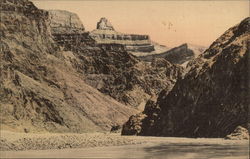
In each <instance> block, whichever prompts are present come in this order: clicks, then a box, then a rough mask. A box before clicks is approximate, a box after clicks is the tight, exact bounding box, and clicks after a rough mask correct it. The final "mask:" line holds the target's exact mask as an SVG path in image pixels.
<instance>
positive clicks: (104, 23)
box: [96, 17, 115, 30]
mask: <svg viewBox="0 0 250 159" xmlns="http://www.w3.org/2000/svg"><path fill="white" fill-rule="evenodd" d="M96 29H99V30H115V29H114V28H113V26H112V24H111V23H110V22H109V21H108V19H107V18H104V17H103V18H101V19H100V21H99V22H98V23H97V27H96Z"/></svg>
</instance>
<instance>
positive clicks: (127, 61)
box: [0, 0, 250, 158]
mask: <svg viewBox="0 0 250 159" xmlns="http://www.w3.org/2000/svg"><path fill="white" fill-rule="evenodd" d="M0 9H1V21H0V36H1V39H0V121H1V122H0V127H1V131H0V136H1V139H0V143H1V144H0V149H1V152H3V151H5V152H4V154H6V155H7V156H8V155H11V154H14V155H16V156H18V155H24V156H25V155H27V154H28V155H29V153H30V154H32V153H31V152H30V151H29V150H41V149H42V150H44V152H48V154H52V155H56V153H57V154H58V152H59V151H58V150H56V151H55V152H54V151H52V150H48V151H46V149H66V148H67V149H69V148H90V149H84V150H83V151H82V150H81V149H79V150H78V151H76V152H77V154H73V153H72V152H73V151H71V150H67V151H65V152H64V150H63V153H62V154H64V155H67V154H66V152H70V153H71V154H73V155H74V156H77V155H78V154H81V155H84V153H85V152H87V151H88V150H91V148H92V147H99V146H104V147H103V149H102V148H100V152H102V153H103V152H105V151H109V152H111V153H112V150H114V149H115V150H119V151H118V152H121V149H125V150H126V151H124V154H127V156H129V157H131V155H133V154H130V153H137V148H136V147H137V146H138V145H135V144H141V146H138V150H139V151H140V153H141V154H142V156H143V155H145V154H146V155H148V154H147V153H148V152H149V153H151V154H153V156H154V155H155V156H159V157H165V156H166V155H169V153H170V155H169V157H183V155H187V156H185V157H187V158H190V156H188V155H190V152H191V155H194V156H196V158H202V157H203V158H205V157H214V155H215V154H216V155H215V157H218V156H220V157H221V153H223V154H225V156H226V155H228V154H230V155H236V156H238V157H242V158H244V157H245V156H246V153H247V148H249V145H247V141H246V140H249V127H250V123H249V119H250V114H249V99H250V97H249V87H250V86H249V51H250V50H249V46H250V43H249V41H250V40H249V38H250V18H249V17H248V18H246V19H244V20H242V21H241V22H240V23H239V24H237V25H235V26H233V27H231V28H229V29H228V30H227V31H226V32H225V33H224V34H223V35H221V36H220V37H219V38H218V39H216V40H215V41H214V42H213V43H212V44H211V45H210V46H209V48H206V47H203V46H198V45H192V44H189V43H184V44H182V45H180V46H177V47H174V48H168V47H166V46H164V45H160V44H158V43H156V42H154V41H152V40H151V39H150V37H149V35H137V34H125V33H120V32H118V31H116V30H115V29H114V26H113V25H112V24H111V22H110V21H109V20H108V19H107V18H101V19H100V21H98V22H97V26H96V29H95V30H93V31H87V30H86V29H85V26H84V23H87V22H82V21H81V20H80V18H79V16H78V15H77V14H75V13H72V12H70V11H64V10H42V9H39V8H37V7H36V6H35V5H34V4H33V3H32V2H30V1H29V0H19V1H15V0H0ZM86 16H87V15H86ZM131 135H133V136H131ZM138 136H140V137H138ZM148 136H155V137H148ZM188 138H198V139H188ZM201 138H219V139H201ZM235 140H245V141H243V142H241V141H235ZM143 144H145V145H143ZM112 145H113V146H122V147H121V148H117V147H116V148H112V147H111V148H110V149H109V148H106V147H105V146H112ZM125 145H133V146H131V147H130V146H125ZM246 145H247V146H246ZM193 148H195V149H194V150H193ZM228 149H229V150H230V151H228ZM17 150H18V151H20V150H24V151H23V152H15V153H13V152H12V151H17ZM95 150H96V149H92V151H89V152H88V153H92V152H94V153H95V152H96V151H95ZM26 151H27V152H26ZM182 151H183V152H182ZM187 151H188V153H187ZM200 151H201V152H200ZM238 151H239V152H238ZM83 152H84V153H83ZM145 152H147V153H145ZM158 152H160V153H159V154H158ZM166 152H167V153H168V154H166ZM171 152H174V154H171ZM176 152H180V154H178V155H176ZM203 152H204V153H203ZM207 152H209V153H207ZM214 152H215V153H214ZM229 152H230V153H229ZM144 153H145V154H144ZM40 154H43V153H42V152H37V151H33V155H34V156H36V155H39V156H40ZM48 154H47V155H48ZM62 154H60V155H62ZM92 154H93V153H92ZM204 154H208V155H207V156H206V155H204ZM122 155H123V154H122ZM113 156H119V157H121V154H119V155H117V154H113ZM135 156H139V157H140V154H136V155H135ZM197 156H198V157H197ZM0 157H2V156H0ZM19 157H20V156H19ZM64 157H65V156H64ZM77 157H79V156H77ZM122 157H123V156H122ZM143 157H145V156H143ZM150 157H152V156H150ZM191 157H192V156H191Z"/></svg>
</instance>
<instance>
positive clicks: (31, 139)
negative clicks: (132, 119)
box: [0, 131, 145, 151]
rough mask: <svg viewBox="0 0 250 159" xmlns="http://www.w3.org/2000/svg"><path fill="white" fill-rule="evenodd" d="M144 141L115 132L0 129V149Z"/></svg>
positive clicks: (107, 144)
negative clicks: (62, 132) (43, 131)
mask: <svg viewBox="0 0 250 159" xmlns="http://www.w3.org/2000/svg"><path fill="white" fill-rule="evenodd" d="M141 143H145V141H142V140H140V139H138V140H137V139H135V138H134V137H133V136H127V137H123V136H120V134H117V133H82V134H73V133H65V134H59V133H43V134H34V133H15V132H9V131H1V139H0V150H1V151H13V150H14V151H20V150H21V151H23V150H45V149H64V148H87V147H102V146H120V145H133V144H141Z"/></svg>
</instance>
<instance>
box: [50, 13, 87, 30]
mask: <svg viewBox="0 0 250 159" xmlns="http://www.w3.org/2000/svg"><path fill="white" fill-rule="evenodd" d="M49 16H50V27H51V33H52V34H76V33H77V34H81V33H84V30H85V29H84V26H83V24H82V22H81V20H80V18H79V17H78V15H77V14H75V13H72V12H68V11H64V10H49Z"/></svg>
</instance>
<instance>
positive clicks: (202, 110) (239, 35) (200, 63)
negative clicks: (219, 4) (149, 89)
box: [123, 18, 250, 137]
mask: <svg viewBox="0 0 250 159" xmlns="http://www.w3.org/2000/svg"><path fill="white" fill-rule="evenodd" d="M249 30H250V18H246V19H244V20H243V21H242V22H241V23H240V24H238V25H236V26H234V27H232V28H230V29H229V30H227V31H226V32H225V33H224V34H223V35H222V36H221V37H219V38H218V39H217V40H216V41H215V42H214V43H213V44H212V45H211V46H210V47H209V49H207V50H206V51H205V52H204V53H203V54H201V55H200V56H199V57H198V58H196V59H194V60H192V61H191V62H189V64H188V67H189V69H190V70H189V72H188V73H187V74H186V75H185V77H184V78H183V79H179V80H178V81H177V82H176V84H175V86H174V88H173V89H172V90H171V91H170V92H169V93H168V92H165V90H163V91H162V92H161V93H160V95H159V97H158V99H157V102H156V104H153V105H152V107H153V108H155V110H154V109H151V110H150V111H148V112H145V114H146V115H147V116H148V117H147V118H144V119H143V121H142V127H141V132H140V135H154V136H184V137H225V136H226V135H228V134H229V133H231V132H232V131H233V130H234V129H235V127H237V126H238V125H242V126H244V127H248V126H249V120H248V119H249V117H250V116H249V107H248V105H249V99H250V98H249V38H250V32H249ZM153 114H155V117H152V115H153ZM150 120H153V122H154V123H153V124H152V125H151V126H150V128H149V129H148V125H149V124H147V121H150ZM128 122H130V121H128ZM144 124H145V126H143V125H144ZM126 125H128V124H126ZM131 129H132V128H131ZM128 130H129V129H128ZM123 134H130V131H127V132H126V131H123Z"/></svg>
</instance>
